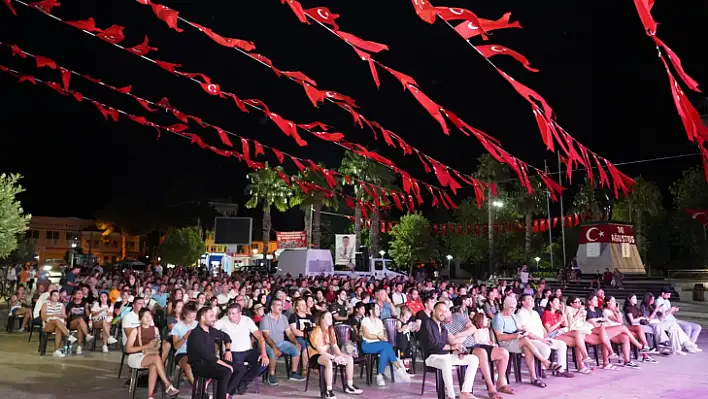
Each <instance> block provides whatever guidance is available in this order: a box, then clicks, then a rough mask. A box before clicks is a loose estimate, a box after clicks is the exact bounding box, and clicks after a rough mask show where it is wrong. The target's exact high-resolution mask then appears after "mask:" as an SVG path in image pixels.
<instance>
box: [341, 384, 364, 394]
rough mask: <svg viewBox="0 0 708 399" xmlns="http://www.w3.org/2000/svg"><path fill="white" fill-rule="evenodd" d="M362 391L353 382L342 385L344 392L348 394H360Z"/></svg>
mask: <svg viewBox="0 0 708 399" xmlns="http://www.w3.org/2000/svg"><path fill="white" fill-rule="evenodd" d="M363 392H364V391H363V390H361V389H359V387H358V386H356V385H354V384H352V385H347V386H346V387H344V393H346V394H349V395H361V394H362V393H363Z"/></svg>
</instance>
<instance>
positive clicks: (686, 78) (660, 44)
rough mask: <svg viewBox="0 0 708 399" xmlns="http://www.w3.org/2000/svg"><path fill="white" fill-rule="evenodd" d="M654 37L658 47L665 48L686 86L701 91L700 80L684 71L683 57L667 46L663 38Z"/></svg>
mask: <svg viewBox="0 0 708 399" xmlns="http://www.w3.org/2000/svg"><path fill="white" fill-rule="evenodd" d="M652 39H654V43H656V45H657V46H658V47H661V48H663V49H664V51H665V52H666V55H667V56H668V57H669V61H671V64H673V66H674V69H675V70H676V72H678V74H679V76H680V77H681V80H683V82H684V83H685V84H686V86H688V88H689V89H691V90H693V91H695V92H698V93H700V92H701V90H700V89H699V88H698V82H696V81H695V80H694V79H693V78H692V77H690V76H689V75H688V74H687V73H686V71H684V69H683V65H681V59H680V58H679V56H678V55H677V54H676V53H675V52H674V51H673V50H671V48H670V47H669V46H667V45H666V43H664V42H663V41H661V39H659V38H658V37H656V36H652Z"/></svg>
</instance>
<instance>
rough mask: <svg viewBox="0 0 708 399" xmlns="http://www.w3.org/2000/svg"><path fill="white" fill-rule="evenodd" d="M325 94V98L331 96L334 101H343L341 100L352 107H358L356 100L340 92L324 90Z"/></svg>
mask: <svg viewBox="0 0 708 399" xmlns="http://www.w3.org/2000/svg"><path fill="white" fill-rule="evenodd" d="M325 96H326V97H327V98H331V99H332V100H334V101H343V102H345V103H347V104H349V105H351V106H352V107H354V108H359V106H358V105H356V102H355V101H354V99H353V98H351V97H349V96H345V95H344V94H342V93H337V92H336V91H330V90H327V91H325Z"/></svg>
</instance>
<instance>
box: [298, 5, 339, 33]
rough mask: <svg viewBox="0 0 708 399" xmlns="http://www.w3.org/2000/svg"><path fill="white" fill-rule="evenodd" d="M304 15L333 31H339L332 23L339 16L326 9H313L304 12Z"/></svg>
mask: <svg viewBox="0 0 708 399" xmlns="http://www.w3.org/2000/svg"><path fill="white" fill-rule="evenodd" d="M305 14H307V16H309V17H310V18H312V19H314V20H315V21H318V22H321V23H323V24H325V25H328V26H330V27H331V28H332V29H334V30H339V26H337V23H336V22H334V21H335V20H336V19H337V18H339V14H333V13H332V12H331V11H330V10H329V8H327V7H315V8H309V9H307V10H305Z"/></svg>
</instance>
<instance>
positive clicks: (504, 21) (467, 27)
mask: <svg viewBox="0 0 708 399" xmlns="http://www.w3.org/2000/svg"><path fill="white" fill-rule="evenodd" d="M510 19H511V13H510V12H507V13H505V14H504V15H503V16H502V17H501V18H499V19H498V20H496V21H493V20H489V19H484V18H479V24H480V25H481V27H482V29H480V26H479V25H475V23H474V22H473V21H465V22H463V23H461V24H459V25H457V26H456V27H455V31H456V32H457V33H459V34H460V36H462V37H463V38H464V39H465V40H469V39H471V38H473V37H475V36H479V35H481V34H482V32H481V31H482V30H484V31H485V32H490V31H493V30H497V29H506V28H521V24H520V23H519V21H515V22H510Z"/></svg>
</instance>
